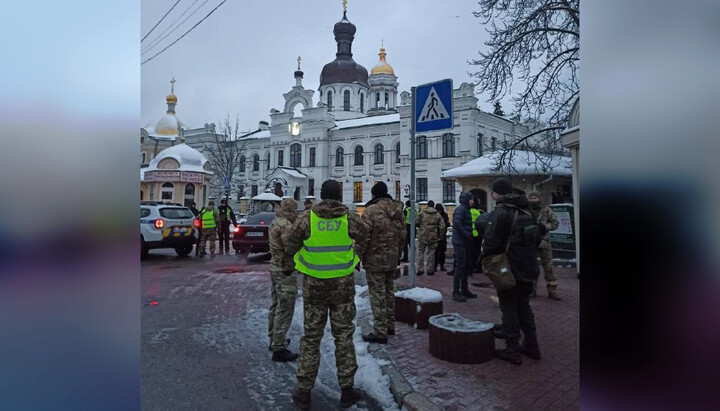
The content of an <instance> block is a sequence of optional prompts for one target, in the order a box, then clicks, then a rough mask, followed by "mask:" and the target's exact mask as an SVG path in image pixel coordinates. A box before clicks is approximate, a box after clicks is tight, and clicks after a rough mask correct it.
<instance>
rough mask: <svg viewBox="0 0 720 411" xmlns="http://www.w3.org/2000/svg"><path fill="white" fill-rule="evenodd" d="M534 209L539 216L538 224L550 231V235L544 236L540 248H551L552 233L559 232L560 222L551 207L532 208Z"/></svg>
mask: <svg viewBox="0 0 720 411" xmlns="http://www.w3.org/2000/svg"><path fill="white" fill-rule="evenodd" d="M532 209H533V211H535V213H536V214H537V216H538V219H537V220H538V223H540V224H545V228H547V231H548V234H545V235H544V236H543V239H542V242H541V243H540V248H550V231H553V230H557V228H558V226H559V225H560V222H559V221H558V219H557V216H555V213H553V211H552V210H551V209H550V207H545V206H540V207H538V208H534V207H532Z"/></svg>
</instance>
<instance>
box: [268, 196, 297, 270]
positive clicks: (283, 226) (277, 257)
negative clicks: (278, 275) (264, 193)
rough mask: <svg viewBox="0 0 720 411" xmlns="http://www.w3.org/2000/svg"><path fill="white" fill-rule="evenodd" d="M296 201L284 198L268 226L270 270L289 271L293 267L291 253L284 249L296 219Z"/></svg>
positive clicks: (293, 262)
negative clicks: (286, 238)
mask: <svg viewBox="0 0 720 411" xmlns="http://www.w3.org/2000/svg"><path fill="white" fill-rule="evenodd" d="M297 206H298V204H297V201H295V200H293V199H292V198H285V199H283V200H282V201H281V202H280V209H279V210H278V212H277V215H276V216H275V219H274V220H273V222H272V224H270V228H269V229H268V231H269V233H270V271H289V270H293V269H295V261H294V260H293V255H292V254H288V253H287V252H286V251H285V240H284V237H287V236H288V234H289V233H290V230H291V229H292V225H293V223H294V222H295V220H296V219H297Z"/></svg>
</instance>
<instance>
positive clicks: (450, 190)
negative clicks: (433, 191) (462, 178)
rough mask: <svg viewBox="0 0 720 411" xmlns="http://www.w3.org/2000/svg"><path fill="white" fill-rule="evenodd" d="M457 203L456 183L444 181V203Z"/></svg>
mask: <svg viewBox="0 0 720 411" xmlns="http://www.w3.org/2000/svg"><path fill="white" fill-rule="evenodd" d="M454 202H455V182H454V181H453V180H443V203H454Z"/></svg>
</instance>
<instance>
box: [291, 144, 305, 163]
mask: <svg viewBox="0 0 720 411" xmlns="http://www.w3.org/2000/svg"><path fill="white" fill-rule="evenodd" d="M290 167H302V146H301V145H300V143H293V144H291V145H290Z"/></svg>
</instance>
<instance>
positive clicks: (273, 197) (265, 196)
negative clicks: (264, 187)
mask: <svg viewBox="0 0 720 411" xmlns="http://www.w3.org/2000/svg"><path fill="white" fill-rule="evenodd" d="M252 199H253V200H254V201H258V200H262V201H282V198H280V197H278V196H276V195H275V194H273V193H267V192H265V193H262V194H258V195H256V196H255V197H253V198H252Z"/></svg>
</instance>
